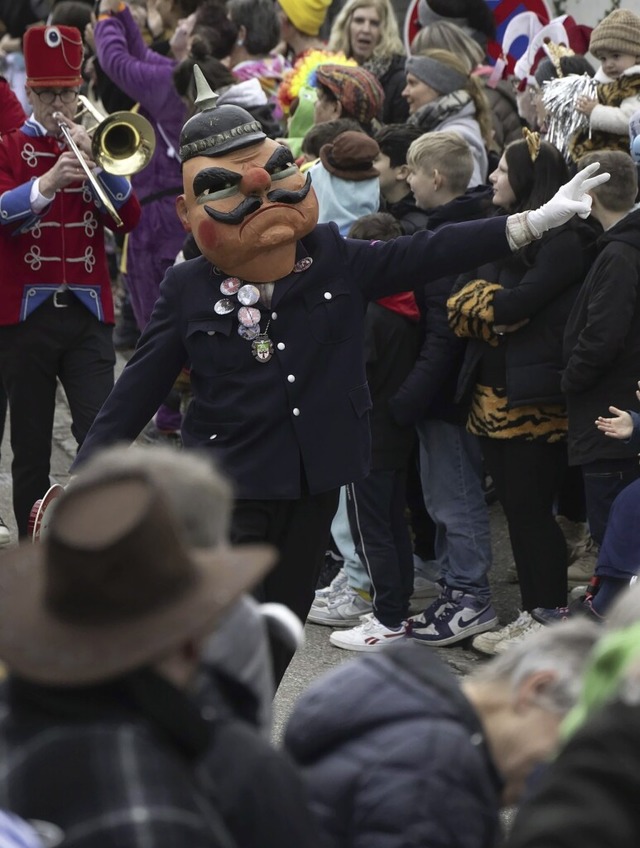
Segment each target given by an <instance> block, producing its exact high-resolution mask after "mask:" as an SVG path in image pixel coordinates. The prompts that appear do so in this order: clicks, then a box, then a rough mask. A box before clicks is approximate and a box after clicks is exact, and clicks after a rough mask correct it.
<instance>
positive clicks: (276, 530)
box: [73, 71, 590, 678]
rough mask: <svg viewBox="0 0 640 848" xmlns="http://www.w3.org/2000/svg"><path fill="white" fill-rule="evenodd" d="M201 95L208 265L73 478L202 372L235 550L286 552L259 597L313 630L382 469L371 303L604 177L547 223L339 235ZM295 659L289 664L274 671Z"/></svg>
mask: <svg viewBox="0 0 640 848" xmlns="http://www.w3.org/2000/svg"><path fill="white" fill-rule="evenodd" d="M196 73H197V71H196ZM198 76H199V75H198ZM199 89H200V90H199V97H198V105H199V106H200V107H201V111H200V112H199V113H198V114H196V115H195V116H194V117H192V118H191V119H190V120H189V121H187V123H186V124H185V126H184V128H183V132H182V135H181V146H180V157H181V159H182V162H183V175H184V195H183V196H181V197H180V198H179V200H178V204H177V211H178V215H179V217H180V220H181V221H182V223H183V225H184V226H185V228H186V229H187V230H189V231H190V232H192V233H193V235H194V237H195V240H196V242H197V244H198V246H199V248H200V249H201V251H202V253H203V255H202V256H200V257H197V258H195V259H191V260H189V261H187V262H183V263H181V264H178V265H175V266H174V267H173V268H170V269H169V271H168V272H167V274H166V276H165V279H164V280H163V282H162V285H161V287H160V297H159V298H158V301H157V303H156V305H155V308H154V311H153V315H152V316H151V320H150V321H149V324H148V325H147V328H146V329H145V331H144V333H143V335H142V337H141V338H140V341H139V342H138V346H137V348H136V351H135V353H134V355H133V356H132V358H131V359H130V360H129V362H128V364H127V367H126V368H125V370H124V372H123V373H122V374H121V376H120V378H119V380H118V382H117V385H116V387H115V388H114V390H113V392H112V393H111V395H110V397H109V398H108V400H107V402H106V403H105V405H104V406H103V408H102V410H101V412H100V414H99V415H98V418H97V419H96V421H95V423H94V425H93V427H92V428H91V431H90V433H89V435H88V436H87V438H86V439H85V441H84V444H83V445H82V447H81V449H80V451H79V453H78V457H77V459H76V461H75V463H74V466H73V468H74V470H75V468H76V467H77V466H78V465H79V464H80V463H82V462H84V461H85V459H86V458H87V457H88V456H89V455H90V454H91V453H92V452H93V451H95V450H96V449H97V448H99V447H103V446H105V445H107V444H112V443H114V442H121V441H127V440H128V441H132V440H133V439H135V438H136V436H137V435H138V434H139V433H140V431H141V430H142V429H143V427H144V426H145V424H146V423H147V421H148V420H149V419H150V418H151V416H152V415H153V413H154V412H155V410H156V409H157V407H158V405H159V404H160V403H161V402H162V400H163V398H164V397H165V396H166V394H167V392H168V390H169V388H170V387H171V385H172V383H173V381H174V380H175V378H176V376H177V375H178V373H179V372H180V370H181V369H182V367H183V366H184V365H185V363H188V364H189V366H190V369H191V387H192V391H193V400H192V401H191V403H190V405H189V407H188V409H187V411H186V413H185V415H184V419H183V424H182V440H183V444H184V446H185V448H189V449H194V448H196V449H198V450H200V451H201V452H202V454H203V455H204V456H210V457H212V458H213V459H214V460H215V461H217V462H218V463H219V464H220V465H221V467H222V468H223V470H224V471H225V472H226V473H227V475H228V476H229V478H230V479H231V480H232V481H233V483H234V489H235V507H234V515H233V522H232V539H233V542H234V543H235V544H239V543H243V542H244V543H246V542H259V541H262V542H264V541H267V542H270V543H271V544H273V545H275V547H276V548H277V549H278V552H279V560H278V564H277V565H276V567H275V569H274V570H273V571H272V572H271V573H270V574H269V575H268V576H267V578H266V579H265V582H264V584H263V586H262V587H261V590H260V592H259V597H260V598H261V599H262V600H267V601H276V602H280V603H284V604H286V605H287V606H288V607H290V609H292V610H293V611H294V612H295V613H296V614H297V615H298V616H299V617H300V618H302V619H304V618H305V617H306V615H307V613H308V611H309V607H310V606H311V602H312V600H313V592H314V588H315V582H316V579H317V574H318V572H319V570H320V568H321V566H322V564H323V561H324V555H325V551H326V549H327V543H328V541H329V533H330V526H331V520H332V518H333V515H334V514H335V510H336V507H337V502H338V493H339V490H340V486H342V485H345V484H347V483H352V482H357V481H359V480H362V479H363V478H364V477H366V476H367V474H368V472H369V462H370V451H371V439H370V433H369V410H370V409H371V398H370V394H369V389H368V385H367V375H366V370H365V363H364V341H363V336H364V316H365V310H366V306H367V302H368V301H369V300H377V299H378V298H380V297H383V296H385V295H389V294H393V293H395V292H400V291H406V290H408V289H412V288H413V287H414V286H415V285H418V284H420V283H422V284H427V283H428V282H429V281H430V280H437V279H438V278H439V277H442V276H444V275H445V274H453V273H459V272H462V271H465V270H469V269H471V268H475V267H479V266H481V265H483V264H485V263H486V262H489V261H491V260H493V259H497V258H500V257H502V256H504V255H505V254H508V253H509V251H510V250H511V249H515V248H518V247H521V246H522V245H524V244H526V243H527V242H528V241H530V240H531V239H532V238H535V237H537V235H538V234H539V233H541V232H542V231H543V230H544V229H548V228H549V227H550V226H557V225H558V224H560V223H563V222H564V221H566V220H568V219H569V218H570V217H571V216H572V215H573V214H574V213H575V212H577V211H580V212H583V213H584V212H587V211H588V201H584V200H581V201H578V200H577V198H582V196H583V195H584V192H585V190H586V188H585V186H584V185H583V180H584V179H585V178H586V177H588V176H589V174H585V172H584V171H581V172H580V175H579V176H578V177H577V178H576V180H577V181H578V182H579V183H580V184H579V185H578V184H577V182H576V183H574V184H572V185H571V186H570V187H569V188H567V187H565V189H567V192H568V193H567V195H566V196H565V197H563V198H556V199H554V200H552V201H550V202H549V204H546V205H545V206H544V207H542V208H541V210H537V211H536V212H526V213H522V214H517V215H512V216H511V217H510V218H508V219H506V218H504V217H495V218H492V219H490V220H486V221H474V222H472V223H469V224H466V223H465V224H457V225H454V226H450V227H443V228H442V229H441V230H439V231H438V232H436V233H429V232H428V231H423V232H419V233H416V234H415V235H414V236H411V237H406V238H400V239H396V240H395V241H390V242H373V243H369V242H367V241H357V240H353V239H344V238H342V237H341V236H340V233H339V231H338V228H337V227H336V225H335V224H317V223H316V221H317V202H316V198H315V195H314V193H313V189H312V188H311V187H310V185H309V183H308V182H307V181H306V179H308V178H305V177H303V176H302V175H301V174H300V172H299V171H298V169H297V168H296V167H295V165H294V163H293V161H292V159H291V154H290V153H289V151H287V150H286V149H284V148H282V147H281V146H279V145H278V144H277V143H275V142H274V141H270V140H268V139H267V138H266V137H265V135H264V133H263V132H262V130H261V128H260V125H259V124H258V123H256V122H255V121H254V120H253V119H252V117H251V115H249V113H248V112H245V111H244V110H243V109H240V108H239V107H236V106H227V105H222V106H216V105H215V95H213V92H211V91H210V90H209V89H208V86H206V83H205V84H203V80H202V79H200V80H199ZM589 185H590V183H589V182H587V184H586V186H587V188H588V187H589ZM392 496H394V497H395V495H393V493H392V492H384V493H382V495H381V497H389V498H390V497H392ZM289 659H290V654H287V655H285V654H281V655H279V656H276V657H275V661H274V667H275V671H276V677H278V678H279V677H280V676H281V675H282V674H283V673H284V670H285V668H286V666H287V663H288V661H289Z"/></svg>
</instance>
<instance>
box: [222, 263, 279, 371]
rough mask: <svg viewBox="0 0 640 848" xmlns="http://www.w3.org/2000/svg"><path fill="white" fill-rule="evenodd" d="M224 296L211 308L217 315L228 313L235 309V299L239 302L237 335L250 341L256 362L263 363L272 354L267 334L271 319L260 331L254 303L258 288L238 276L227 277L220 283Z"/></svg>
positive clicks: (257, 312)
mask: <svg viewBox="0 0 640 848" xmlns="http://www.w3.org/2000/svg"><path fill="white" fill-rule="evenodd" d="M220 291H221V292H222V294H223V295H224V297H223V298H222V299H221V300H219V301H217V303H215V305H214V307H213V310H214V312H215V313H216V314H217V315H230V314H231V313H232V312H234V311H235V308H236V300H235V299H234V298H237V301H238V303H240V304H241V306H240V308H239V309H238V335H240V336H242V338H243V339H247V341H250V342H251V353H252V354H253V356H254V358H255V359H256V361H257V362H261V363H265V362H269V360H270V359H271V358H272V356H273V342H272V341H271V339H270V338H269V336H268V335H267V333H268V330H269V325H270V324H271V320H269V321H268V322H267V326H266V327H265V330H264V333H262V332H261V331H260V319H261V317H262V316H261V315H260V310H259V309H256V308H255V306H254V304H256V303H257V302H258V301H259V300H260V290H259V289H258V287H257V286H253V285H251V283H244V284H243V283H242V281H241V280H240V279H238V277H227V278H226V280H223V281H222V282H221V283H220Z"/></svg>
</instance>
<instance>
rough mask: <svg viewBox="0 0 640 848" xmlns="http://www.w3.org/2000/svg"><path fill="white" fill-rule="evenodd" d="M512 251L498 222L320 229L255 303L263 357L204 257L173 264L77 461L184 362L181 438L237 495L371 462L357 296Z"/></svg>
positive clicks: (292, 494) (278, 489) (146, 410)
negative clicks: (402, 231)
mask: <svg viewBox="0 0 640 848" xmlns="http://www.w3.org/2000/svg"><path fill="white" fill-rule="evenodd" d="M509 252H510V251H509V247H508V243H507V238H506V230H505V218H495V219H492V220H489V221H477V222H473V223H470V224H461V225H459V226H458V227H444V228H443V229H441V230H439V231H438V232H437V233H429V232H427V231H423V232H419V233H416V234H415V235H414V236H402V237H400V238H397V239H395V240H393V241H390V242H377V243H374V244H370V243H369V242H364V241H356V240H353V239H343V238H341V236H340V234H339V233H338V230H337V228H336V227H335V225H333V224H325V225H319V226H317V227H316V228H315V229H314V230H313V232H311V233H310V234H309V235H308V236H306V237H305V238H304V239H302V240H301V241H300V242H299V243H298V245H297V254H296V259H297V260H300V259H302V258H304V257H311V258H312V259H313V262H312V264H311V266H310V267H309V268H308V270H306V271H304V272H302V273H291V274H289V275H288V276H287V277H283V278H282V279H281V280H278V281H277V283H276V285H275V287H274V293H273V299H272V305H271V309H269V310H266V309H264V308H261V312H262V322H261V327H262V329H263V331H264V329H265V328H266V327H267V324H268V335H269V336H270V338H271V339H272V341H273V344H274V355H273V358H272V359H271V360H270V361H269V362H266V363H260V362H257V361H256V360H255V359H254V358H253V355H252V352H251V344H250V343H249V342H248V341H246V340H245V339H243V338H241V337H240V336H239V335H238V332H237V328H238V321H237V318H236V316H235V314H233V313H232V314H231V315H226V316H219V315H216V313H215V312H214V309H213V307H214V304H215V303H216V302H217V301H218V300H219V299H220V298H221V297H222V295H221V294H220V282H221V281H222V280H223V279H224V278H225V277H226V275H225V274H221V273H220V272H218V271H217V269H215V268H214V267H212V265H211V264H210V263H209V262H208V261H207V260H206V259H205V258H203V257H201V258H198V259H193V260H190V261H188V262H184V263H182V264H181V265H177V266H175V267H174V268H171V269H169V271H168V272H167V275H166V277H165V279H164V281H163V282H162V285H161V287H160V297H159V299H158V301H157V303H156V306H155V308H154V311H153V314H152V316H151V320H150V322H149V324H148V326H147V327H146V329H145V331H144V333H143V334H142V337H141V339H140V341H139V342H138V347H137V349H136V351H135V353H134V355H133V356H132V358H131V359H130V361H129V363H128V364H127V367H126V368H125V369H124V371H123V373H122V375H121V376H120V379H119V380H118V382H117V383H116V386H115V388H114V389H113V391H112V393H111V395H110V396H109V398H108V399H107V401H106V403H105V404H104V406H103V408H102V410H101V411H100V413H99V415H98V416H97V418H96V420H95V422H94V424H93V426H92V427H91V429H90V431H89V434H88V435H87V438H86V439H85V441H84V443H83V445H82V447H81V448H80V451H79V454H78V457H77V458H76V462H75V463H74V467H75V466H76V464H77V463H79V462H81V461H83V460H84V459H85V458H86V457H87V456H88V455H89V454H90V453H91V452H92V451H94V450H96V449H97V448H99V447H102V446H105V445H107V444H113V443H115V442H121V441H132V440H133V439H135V438H136V437H137V436H138V434H139V433H140V431H141V430H142V429H143V427H144V426H145V425H146V423H147V422H148V421H149V419H150V418H151V416H152V415H153V414H154V412H155V411H156V409H157V408H158V406H159V405H160V404H161V403H162V401H163V400H164V398H165V397H166V396H167V394H168V393H169V390H170V389H171V386H172V385H173V383H174V381H175V379H176V377H177V376H178V374H179V373H180V370H181V369H182V367H183V366H185V365H186V364H188V363H190V366H191V385H192V389H193V400H192V402H191V404H190V406H189V409H188V411H187V413H186V415H185V418H184V422H183V427H182V437H183V442H184V444H185V446H186V447H188V448H202V449H205V450H207V451H211V453H212V454H213V455H214V458H215V459H216V460H217V461H218V463H219V464H220V465H221V467H222V468H223V469H224V470H225V471H226V472H227V473H228V474H229V476H230V477H231V479H232V480H233V482H234V483H235V487H236V496H237V497H238V498H250V499H253V498H257V499H261V500H269V499H291V498H298V497H300V496H301V494H302V493H304V492H307V491H308V492H309V493H310V494H312V495H313V494H317V493H320V492H324V491H328V490H330V489H334V488H338V487H339V486H341V485H344V484H346V483H350V482H355V481H358V480H361V479H362V478H363V477H365V476H366V475H367V473H368V470H369V461H370V434H369V411H370V409H371V398H370V394H369V387H368V385H367V380H366V374H365V364H364V353H363V351H364V338H363V337H364V316H365V311H366V306H367V302H368V301H369V300H375V299H377V298H380V297H382V296H384V295H387V294H392V293H394V292H398V291H406V290H409V289H413V288H414V286H416V285H417V284H418V283H419V282H420V281H424V282H427V281H428V280H430V279H433V280H437V279H439V278H440V277H442V276H444V275H445V274H451V273H454V272H457V271H463V270H467V269H469V268H471V267H474V266H477V265H481V264H483V263H484V262H487V261H489V260H491V259H493V258H496V257H498V256H504V255H508V254H509Z"/></svg>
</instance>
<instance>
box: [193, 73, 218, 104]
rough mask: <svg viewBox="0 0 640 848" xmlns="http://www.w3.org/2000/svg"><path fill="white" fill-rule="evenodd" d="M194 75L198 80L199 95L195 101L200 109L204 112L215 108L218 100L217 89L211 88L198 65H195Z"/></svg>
mask: <svg viewBox="0 0 640 848" xmlns="http://www.w3.org/2000/svg"><path fill="white" fill-rule="evenodd" d="M193 77H194V79H195V81H196V91H197V97H196V99H195V101H194V102H195V105H196V107H197V108H198V111H200V112H204V111H206V110H207V109H215V108H216V106H217V102H218V95H217V94H216V93H215V91H212V90H211V86H210V85H209V83H208V82H207V80H206V77H205V75H204V74H203V73H202V71H201V70H200V67H199V66H198V65H194V66H193Z"/></svg>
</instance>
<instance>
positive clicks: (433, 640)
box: [411, 587, 498, 646]
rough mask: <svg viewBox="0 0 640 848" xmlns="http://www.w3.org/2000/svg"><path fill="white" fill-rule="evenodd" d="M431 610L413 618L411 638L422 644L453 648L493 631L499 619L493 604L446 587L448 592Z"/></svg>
mask: <svg viewBox="0 0 640 848" xmlns="http://www.w3.org/2000/svg"><path fill="white" fill-rule="evenodd" d="M436 603H438V604H439V606H438V607H437V608H436V609H435V610H434V611H433V612H432V614H429V609H430V608H427V610H425V612H424V613H422V614H421V615H417V616H414V617H413V618H412V619H411V636H412V637H413V638H414V639H415V640H416V642H419V643H420V644H421V645H436V646H444V645H453V644H455V643H456V642H461V641H462V640H463V639H468V638H469V637H470V636H476V635H477V634H478V633H484V632H485V631H486V630H491V629H492V628H493V627H495V625H496V624H497V623H498V617H497V615H496V613H495V610H494V609H493V607H492V606H491V603H490V602H485V601H480V600H478V599H477V598H476V597H475V596H474V595H469V594H467V593H465V592H462V591H461V590H460V589H449V588H448V587H446V588H445V592H444V593H443V595H442V596H441V597H440V598H439V599H438V601H434V603H433V604H432V605H431V607H435V605H436Z"/></svg>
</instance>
